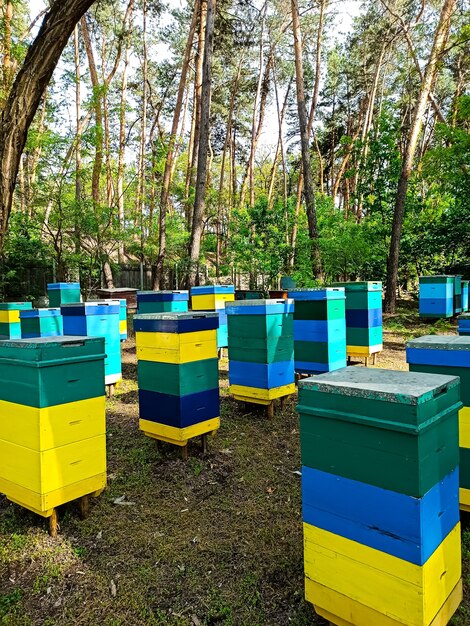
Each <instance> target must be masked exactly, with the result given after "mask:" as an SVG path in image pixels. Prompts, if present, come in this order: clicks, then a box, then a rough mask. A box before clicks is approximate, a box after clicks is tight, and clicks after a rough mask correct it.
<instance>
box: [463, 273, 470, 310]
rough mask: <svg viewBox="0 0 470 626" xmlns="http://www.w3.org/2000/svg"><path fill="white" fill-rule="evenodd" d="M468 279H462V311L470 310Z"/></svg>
mask: <svg viewBox="0 0 470 626" xmlns="http://www.w3.org/2000/svg"><path fill="white" fill-rule="evenodd" d="M468 283H469V281H468V280H463V281H462V313H466V312H467V311H468Z"/></svg>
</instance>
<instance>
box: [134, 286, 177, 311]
mask: <svg viewBox="0 0 470 626" xmlns="http://www.w3.org/2000/svg"><path fill="white" fill-rule="evenodd" d="M188 301H189V292H188V291H138V292H137V313H138V314H139V315H141V314H144V313H185V312H187V310H188Z"/></svg>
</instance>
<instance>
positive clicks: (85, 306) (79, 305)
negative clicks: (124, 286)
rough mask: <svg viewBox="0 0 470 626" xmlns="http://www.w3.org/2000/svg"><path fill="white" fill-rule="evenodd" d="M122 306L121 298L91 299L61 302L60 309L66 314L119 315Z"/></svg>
mask: <svg viewBox="0 0 470 626" xmlns="http://www.w3.org/2000/svg"><path fill="white" fill-rule="evenodd" d="M120 306H121V305H120V303H119V300H91V301H90V302H71V303H67V304H61V305H60V311H61V313H62V315H64V316H75V315H76V316H82V315H118V314H119V309H120Z"/></svg>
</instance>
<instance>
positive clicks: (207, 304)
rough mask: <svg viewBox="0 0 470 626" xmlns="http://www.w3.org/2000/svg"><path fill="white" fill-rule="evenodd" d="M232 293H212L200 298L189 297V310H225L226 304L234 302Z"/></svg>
mask: <svg viewBox="0 0 470 626" xmlns="http://www.w3.org/2000/svg"><path fill="white" fill-rule="evenodd" d="M234 301H235V294H234V293H217V294H215V293H212V294H210V293H209V294H204V295H202V296H191V308H192V309H193V311H212V310H215V309H225V303H226V302H234Z"/></svg>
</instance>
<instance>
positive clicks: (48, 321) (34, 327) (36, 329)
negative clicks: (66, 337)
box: [20, 309, 64, 339]
mask: <svg viewBox="0 0 470 626" xmlns="http://www.w3.org/2000/svg"><path fill="white" fill-rule="evenodd" d="M20 323H21V337H22V339H33V338H34V337H61V336H62V335H63V334H64V324H63V320H62V315H61V314H60V309H32V310H25V311H20Z"/></svg>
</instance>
